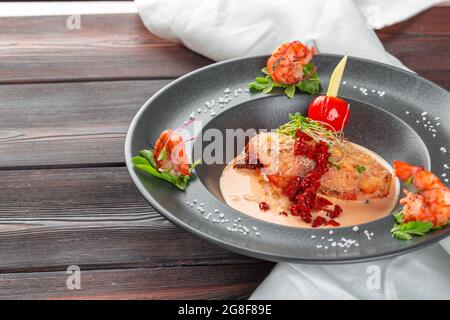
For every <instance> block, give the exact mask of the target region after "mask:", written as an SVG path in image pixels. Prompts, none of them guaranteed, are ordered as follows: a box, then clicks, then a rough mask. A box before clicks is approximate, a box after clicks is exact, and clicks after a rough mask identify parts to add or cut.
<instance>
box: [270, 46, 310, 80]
mask: <svg viewBox="0 0 450 320" xmlns="http://www.w3.org/2000/svg"><path fill="white" fill-rule="evenodd" d="M314 53H315V48H309V47H308V46H305V45H303V44H302V43H301V42H300V41H293V42H286V43H283V44H282V45H280V46H279V47H278V48H276V49H275V51H274V52H273V53H272V55H271V56H270V57H269V59H268V60H267V71H268V72H269V74H270V76H271V77H272V79H273V80H274V81H275V82H278V83H281V84H295V83H298V82H300V81H301V80H302V79H303V77H304V74H303V66H304V65H306V64H308V63H309V61H310V60H311V58H312V56H313V54H314Z"/></svg>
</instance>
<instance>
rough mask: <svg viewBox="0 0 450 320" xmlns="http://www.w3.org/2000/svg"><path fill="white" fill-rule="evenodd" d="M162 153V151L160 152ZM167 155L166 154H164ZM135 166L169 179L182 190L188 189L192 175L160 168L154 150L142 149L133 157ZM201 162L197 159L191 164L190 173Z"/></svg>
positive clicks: (158, 176) (163, 178) (166, 179)
mask: <svg viewBox="0 0 450 320" xmlns="http://www.w3.org/2000/svg"><path fill="white" fill-rule="evenodd" d="M160 154H161V153H160ZM164 157H165V156H164ZM131 161H132V162H133V164H134V166H135V167H136V168H137V169H139V170H140V171H142V172H145V173H148V174H151V175H152V176H155V177H157V178H160V179H162V180H165V181H168V182H170V183H172V184H173V185H175V186H176V187H177V188H178V189H180V190H186V188H187V186H188V184H189V179H190V178H191V177H190V176H183V175H180V174H174V173H172V172H170V171H162V170H159V169H158V167H157V165H156V161H155V153H154V151H153V150H141V151H139V155H138V156H135V157H133V159H131ZM199 163H200V160H197V161H195V162H194V163H192V164H191V165H190V166H189V173H192V171H193V170H194V168H195V167H196V166H197V165H198V164H199Z"/></svg>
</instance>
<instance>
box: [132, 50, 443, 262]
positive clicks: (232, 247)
mask: <svg viewBox="0 0 450 320" xmlns="http://www.w3.org/2000/svg"><path fill="white" fill-rule="evenodd" d="M319 56H325V57H332V58H339V57H342V55H340V54H331V53H320V54H319ZM267 57H268V55H257V56H248V57H241V58H234V59H228V60H224V61H219V62H215V63H212V64H209V65H207V66H204V67H201V68H199V69H196V70H193V71H191V72H189V73H186V74H184V75H182V76H181V77H179V78H176V79H174V80H173V81H172V82H170V83H169V84H167V85H165V86H164V87H162V88H161V89H159V90H158V91H157V92H156V93H155V94H153V95H152V96H151V97H150V98H149V99H148V100H147V101H146V102H145V103H144V104H143V105H142V106H141V107H140V108H139V110H138V111H137V112H136V114H135V116H134V117H133V120H132V121H131V123H130V125H129V127H128V130H127V134H126V138H125V143H124V154H125V165H126V167H127V171H128V174H129V176H130V178H131V180H132V181H133V184H134V185H135V186H136V188H137V189H138V190H139V192H140V193H141V195H142V196H143V197H144V198H145V199H146V201H147V202H148V203H149V204H150V205H151V206H152V207H153V208H154V209H155V210H156V211H157V212H158V213H160V214H161V215H163V216H164V218H166V219H168V220H169V221H170V222H171V223H173V224H175V225H176V226H178V227H181V228H183V229H185V230H187V231H189V232H190V233H192V234H194V235H195V236H198V237H200V238H201V239H205V240H207V241H209V242H211V243H213V244H215V245H218V246H219V247H222V248H225V249H227V250H229V251H232V252H235V253H238V254H243V255H246V256H250V257H253V258H257V259H264V260H268V261H273V262H280V261H283V262H297V263H304V264H346V263H363V262H368V261H375V260H380V259H384V258H390V257H395V256H399V255H402V254H406V253H410V252H413V251H416V250H419V249H422V248H424V247H427V246H429V245H432V244H434V243H436V242H439V241H440V240H442V239H445V238H447V237H448V236H449V235H450V228H448V229H447V232H443V233H442V234H440V235H436V236H435V237H434V238H433V241H432V242H431V243H430V241H425V242H418V243H415V244H412V245H410V246H409V247H407V248H403V249H397V250H394V251H391V252H388V253H380V254H372V255H368V256H365V257H362V258H361V257H358V256H354V257H348V258H346V257H340V258H339V259H330V258H320V259H314V258H301V257H290V256H283V255H277V254H271V253H268V252H266V251H261V250H258V249H254V248H248V247H244V246H239V245H236V244H234V243H230V242H228V241H226V240H224V239H221V238H219V237H215V236H214V235H211V234H208V233H205V232H202V231H200V230H198V229H196V228H195V227H192V226H191V225H190V224H188V223H185V222H184V221H182V220H181V219H179V218H177V216H176V215H174V214H172V213H171V212H170V211H169V210H166V209H165V208H163V207H162V206H161V205H160V204H159V202H158V201H157V200H156V199H155V198H154V197H153V196H152V195H151V193H150V192H149V191H148V190H147V189H146V188H145V186H144V185H143V183H142V182H141V181H140V179H139V177H138V176H137V174H136V172H135V170H134V168H133V165H132V162H131V159H132V157H133V155H132V154H131V149H132V145H131V141H132V134H133V132H134V129H135V127H136V124H137V122H138V121H139V119H140V116H141V115H142V114H143V113H144V112H145V110H146V109H147V108H148V107H149V105H150V104H151V103H152V101H153V100H156V99H157V98H158V97H159V96H160V95H161V94H162V93H163V92H164V91H165V90H168V89H169V88H171V87H172V86H175V85H177V84H178V83H179V82H182V81H184V80H185V79H186V78H189V77H191V76H192V75H195V74H197V73H201V72H203V71H205V70H208V69H211V68H214V67H217V66H220V65H225V64H229V63H234V62H238V61H243V60H250V59H263V58H267ZM349 59H351V60H357V61H360V62H363V63H369V64H374V65H377V66H381V67H383V68H388V69H393V70H394V71H397V72H401V73H404V74H407V75H409V76H413V77H417V78H419V79H421V80H422V81H425V82H427V83H428V84H430V85H432V86H434V87H436V88H438V89H440V90H441V91H443V92H444V93H445V94H448V95H450V91H449V90H447V89H445V88H444V87H442V86H440V85H438V84H436V83H434V82H432V81H430V80H428V79H426V78H424V77H422V76H420V75H419V74H417V73H415V72H413V71H410V70H405V69H402V68H399V67H397V66H393V65H389V64H385V63H382V62H378V61H374V60H369V59H364V58H359V57H354V56H349ZM414 131H416V130H414ZM368 223H370V222H368Z"/></svg>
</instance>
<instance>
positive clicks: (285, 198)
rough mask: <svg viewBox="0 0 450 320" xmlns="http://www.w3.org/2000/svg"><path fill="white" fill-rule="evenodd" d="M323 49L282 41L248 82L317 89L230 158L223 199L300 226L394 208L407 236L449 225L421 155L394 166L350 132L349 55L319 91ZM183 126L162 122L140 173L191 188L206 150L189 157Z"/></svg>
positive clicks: (363, 218) (444, 200) (441, 187)
mask: <svg viewBox="0 0 450 320" xmlns="http://www.w3.org/2000/svg"><path fill="white" fill-rule="evenodd" d="M316 53H317V52H316V50H315V49H314V48H312V47H308V46H306V45H304V44H302V43H301V42H299V41H293V42H289V43H284V44H282V45H280V46H279V47H277V48H276V49H275V50H274V51H273V53H272V54H271V55H270V57H269V58H268V60H267V64H266V66H265V67H264V68H262V69H261V72H262V74H263V75H262V76H259V77H256V78H255V80H254V81H253V82H250V83H249V84H248V89H249V90H250V92H252V91H253V92H262V93H264V94H269V93H272V92H275V91H277V90H283V91H284V94H286V96H287V99H292V98H293V97H294V96H295V94H296V92H297V93H301V94H305V93H306V94H310V95H313V97H312V99H311V101H310V104H309V107H308V108H307V113H306V114H302V113H300V112H296V113H291V114H287V115H286V117H287V118H288V119H287V120H288V121H287V122H286V123H284V124H279V127H277V128H267V130H264V131H260V132H258V133H257V134H256V135H254V136H253V137H251V139H249V140H248V141H247V143H246V144H245V148H244V149H243V150H241V152H240V153H239V154H237V156H236V157H235V158H234V159H233V160H232V161H231V162H229V163H228V164H226V165H225V167H224V169H223V171H222V175H221V177H220V192H221V194H222V197H223V200H224V201H225V202H226V204H227V205H228V206H230V207H232V208H234V209H236V210H238V211H239V212H241V213H243V214H246V215H248V216H251V217H253V218H256V219H260V220H264V221H267V222H271V223H275V224H281V225H286V226H290V227H297V228H340V227H348V226H354V225H360V224H364V223H367V222H370V221H374V220H377V219H381V218H384V217H386V216H387V215H392V217H393V227H392V230H391V233H392V236H393V237H394V238H396V239H400V240H411V239H412V238H413V237H414V236H422V235H424V234H426V233H429V232H432V231H435V230H438V229H442V228H445V227H446V226H447V225H448V223H449V219H450V190H449V188H448V187H447V186H446V185H445V184H444V183H443V182H442V181H441V180H440V179H439V177H437V176H436V175H434V174H433V173H432V172H429V171H427V170H425V168H424V167H422V166H421V164H420V163H419V164H416V165H412V164H408V163H406V162H403V161H401V159H399V160H395V161H394V162H393V164H392V166H391V164H390V163H388V162H387V161H385V160H384V159H383V158H382V157H381V156H380V155H378V154H377V153H376V151H377V150H369V149H367V148H366V147H365V146H362V145H359V144H356V143H354V142H352V141H351V140H350V139H349V138H347V137H346V136H345V128H346V126H347V125H348V124H349V123H351V121H352V116H351V114H352V112H351V110H352V109H351V106H350V104H349V103H348V102H347V101H346V100H345V99H343V98H342V97H339V96H338V93H339V87H340V84H341V82H342V81H341V80H342V76H343V74H344V71H345V67H346V64H347V56H344V57H343V58H342V60H341V61H340V62H339V64H338V65H337V66H336V68H335V70H334V71H333V73H332V75H331V78H330V82H329V86H328V89H327V91H326V94H325V95H317V94H318V93H319V92H320V91H321V82H320V78H319V74H318V72H319V71H320V70H318V68H317V67H316V66H315V65H314V64H313V63H312V61H313V60H312V59H313V56H314V55H315V54H316ZM191 122H192V119H191V121H186V122H185V124H184V125H183V126H187V125H189V124H190V123H191ZM183 126H182V127H183ZM180 128H181V127H180ZM178 129H179V128H178ZM178 129H175V130H172V129H167V130H164V131H163V132H162V133H161V134H160V136H159V137H158V139H157V140H156V142H155V145H154V148H153V149H145V150H141V151H140V152H139V155H137V156H135V157H134V158H133V159H132V161H133V164H134V166H135V167H136V168H137V169H138V170H140V171H141V172H144V173H146V174H149V175H152V176H156V177H158V178H160V179H162V180H166V181H167V182H170V183H172V184H173V185H175V186H176V187H177V188H178V189H180V190H186V188H188V184H189V180H190V178H191V177H192V175H193V173H194V168H195V167H196V166H197V165H198V164H199V163H200V159H199V160H197V161H194V162H193V163H191V164H190V163H189V161H188V157H187V151H186V148H185V143H186V142H187V140H183V138H182V137H181V135H180V134H178V132H177V131H178Z"/></svg>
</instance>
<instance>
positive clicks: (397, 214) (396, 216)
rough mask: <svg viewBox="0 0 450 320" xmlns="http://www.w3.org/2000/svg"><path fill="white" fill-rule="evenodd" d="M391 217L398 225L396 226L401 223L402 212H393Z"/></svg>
mask: <svg viewBox="0 0 450 320" xmlns="http://www.w3.org/2000/svg"><path fill="white" fill-rule="evenodd" d="M392 216H393V218H394V220H395V222H396V223H398V224H401V223H403V212H402V211H401V210H400V211H398V212H394V213H393V214H392Z"/></svg>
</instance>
